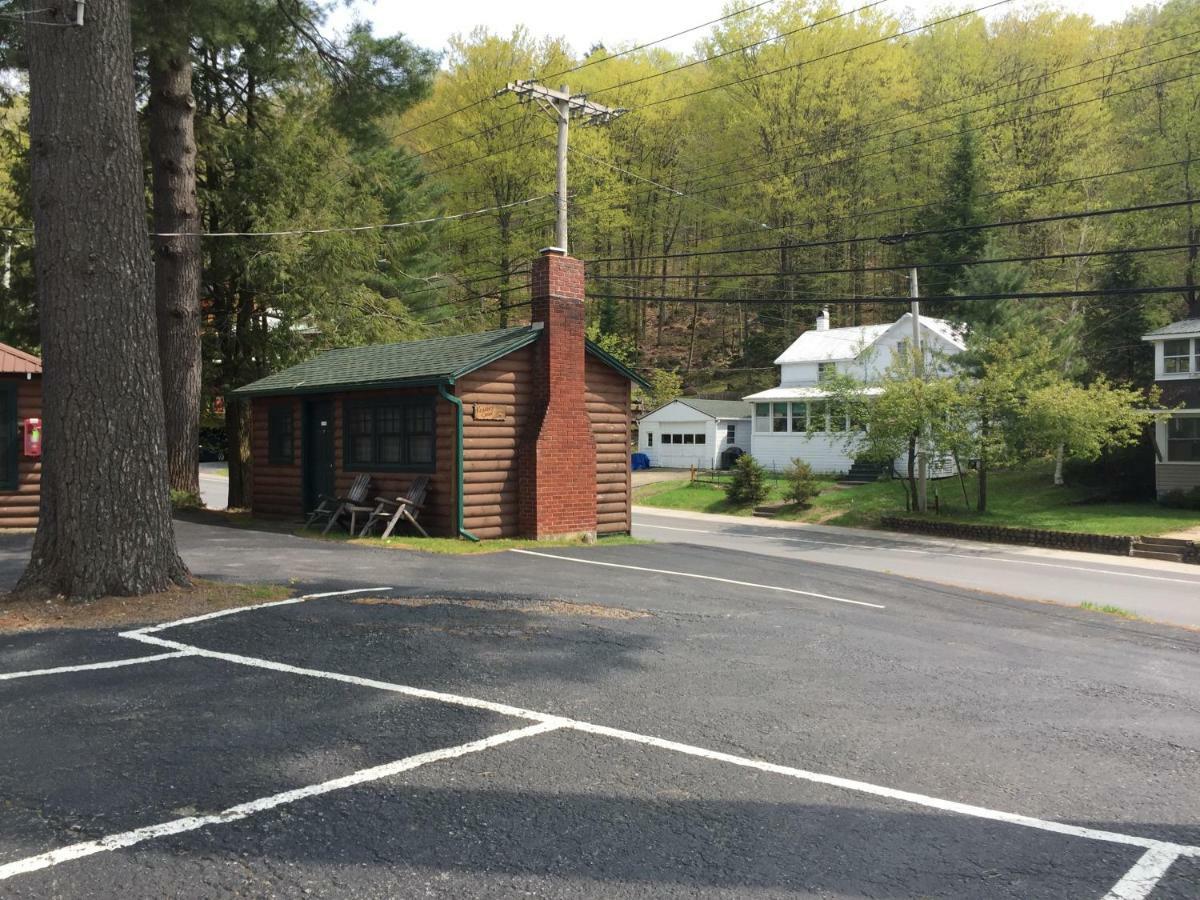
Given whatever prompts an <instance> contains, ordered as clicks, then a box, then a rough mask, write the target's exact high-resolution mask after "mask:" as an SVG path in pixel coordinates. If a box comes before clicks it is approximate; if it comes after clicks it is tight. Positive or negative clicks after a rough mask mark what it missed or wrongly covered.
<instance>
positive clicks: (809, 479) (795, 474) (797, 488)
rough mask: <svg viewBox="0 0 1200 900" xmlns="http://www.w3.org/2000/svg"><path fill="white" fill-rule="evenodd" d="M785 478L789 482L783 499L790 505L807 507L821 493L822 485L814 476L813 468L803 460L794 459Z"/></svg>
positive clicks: (784, 474) (784, 475) (785, 473)
mask: <svg viewBox="0 0 1200 900" xmlns="http://www.w3.org/2000/svg"><path fill="white" fill-rule="evenodd" d="M783 477H784V479H785V480H786V481H787V487H786V488H785V489H784V492H783V498H784V499H785V500H787V501H788V503H795V504H797V505H798V506H804V507H807V506H808V505H809V501H810V500H812V498H813V497H815V496H817V494H819V493H821V485H820V483H818V481H817V479H816V477H815V476H814V475H813V470H812V466H810V465H809V464H808V463H806V462H805V461H804V460H802V459H793V460H792V462H791V465H789V466H788V467H787V470H786V471H784V473H783Z"/></svg>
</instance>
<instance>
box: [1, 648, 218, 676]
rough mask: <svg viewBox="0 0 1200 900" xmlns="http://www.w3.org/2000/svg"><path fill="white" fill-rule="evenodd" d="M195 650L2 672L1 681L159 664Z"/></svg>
mask: <svg viewBox="0 0 1200 900" xmlns="http://www.w3.org/2000/svg"><path fill="white" fill-rule="evenodd" d="M195 655H196V653H195V651H194V650H177V651H175V652H174V653H159V654H157V655H155V656H135V657H134V658H133V659H113V660H109V661H108V662H98V663H84V664H82V665H78V666H58V667H57V668H54V669H30V670H29V671H28V672H2V673H0V681H11V680H13V679H15V678H32V677H34V676H35V675H64V674H66V673H68V672H91V671H94V670H96V669H119V668H121V667H122V666H137V665H141V664H142V663H152V662H158V661H159V660H162V659H178V658H179V657H181V656H195Z"/></svg>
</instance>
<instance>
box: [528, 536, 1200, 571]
mask: <svg viewBox="0 0 1200 900" xmlns="http://www.w3.org/2000/svg"><path fill="white" fill-rule="evenodd" d="M634 526H635V527H637V528H656V529H659V530H661V531H690V532H692V533H694V534H719V535H721V536H722V537H727V538H732V539H734V540H737V539H739V538H753V537H758V535H744V534H738V533H737V532H736V531H727V530H725V529H716V530H713V531H706V530H703V529H700V528H676V527H673V526H670V525H650V524H648V523H646V522H634ZM735 527H740V526H735ZM763 537H767V535H763ZM769 537H770V538H771V539H773V540H777V541H783V542H784V543H787V544H818V545H820V546H823V547H844V548H848V549H851V550H877V551H880V552H883V553H912V554H916V555H918V556H929V557H934V558H937V559H945V558H951V559H969V560H971V561H983V562H998V563H1007V564H1008V565H1013V566H1040V567H1042V568H1047V569H1067V570H1069V571H1074V572H1091V573H1092V574H1094V575H1117V576H1119V577H1122V578H1140V579H1142V580H1144V581H1167V582H1171V583H1173V584H1194V585H1196V586H1197V587H1200V578H1194V579H1193V578H1170V577H1168V576H1166V575H1143V574H1142V573H1140V572H1130V571H1127V570H1124V569H1106V568H1102V567H1098V566H1073V565H1070V564H1068V563H1053V562H1037V561H1036V560H1032V559H1008V558H1007V557H1003V556H980V555H977V554H974V553H952V552H950V551H943V550H939V549H937V548H919V547H897V546H895V545H892V544H863V543H857V544H856V543H850V542H847V541H830V540H821V539H817V538H798V537H779V536H776V535H770V536H769ZM515 552H518V553H522V552H530V551H520V550H518V551H515Z"/></svg>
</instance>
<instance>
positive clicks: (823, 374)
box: [817, 362, 837, 381]
mask: <svg viewBox="0 0 1200 900" xmlns="http://www.w3.org/2000/svg"><path fill="white" fill-rule="evenodd" d="M836 374H837V363H832V362H822V363H817V381H826V380H827V379H829V378H832V377H833V376H834V375H836Z"/></svg>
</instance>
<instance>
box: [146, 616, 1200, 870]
mask: <svg viewBox="0 0 1200 900" xmlns="http://www.w3.org/2000/svg"><path fill="white" fill-rule="evenodd" d="M124 636H127V637H131V638H133V639H134V640H140V641H144V642H147V643H155V644H158V645H160V646H174V647H177V648H187V649H191V650H193V651H195V653H196V654H197V655H200V656H207V657H212V658H214V659H221V660H225V661H228V662H234V663H238V664H240V665H246V666H254V667H258V668H265V669H272V670H275V671H282V672H291V673H293V674H297V675H307V676H310V677H317V678H330V679H333V680H335V681H344V682H347V683H350V684H358V685H361V686H364V687H374V688H379V689H382V690H388V691H393V692H396V693H402V694H407V695H410V696H414V697H421V698H423V699H429V700H441V701H443V702H445V703H453V704H456V705H460V706H468V707H471V708H474V709H486V710H490V711H492V712H497V713H501V714H502V715H509V716H519V717H521V718H525V719H532V720H534V721H535V722H538V723H540V724H543V725H546V726H552V727H557V728H566V729H571V730H574V731H580V732H584V733H587V734H595V735H599V736H604V737H610V738H615V739H617V740H622V741H628V742H631V743H638V744H644V745H646V746H650V747H656V748H659V749H663V750H671V751H674V752H676V753H683V754H686V755H688V756H697V757H701V758H705V759H711V760H714V761H716V762H723V763H729V764H731V765H736V766H741V767H743V768H750V769H757V770H759V771H762V772H769V773H772V774H777V775H785V776H788V777H791V778H796V779H799V780H802V781H810V782H813V783H816V784H823V785H827V786H830V787H836V788H841V789H843V790H847V791H852V792H855V793H862V794H869V795H871V796H876V797H883V798H886V799H890V800H896V801H899V802H903V803H910V804H914V805H917V806H924V807H929V808H931V809H937V810H940V811H943V812H952V813H957V814H960V815H964V816H970V817H974V818H980V819H987V820H990V821H994V822H1003V823H1005V824H1009V825H1018V826H1022V827H1025V828H1033V829H1037V830H1040V831H1049V832H1053V833H1055V834H1062V835H1067V836H1069V837H1078V838H1084V839H1088V840H1095V841H1105V842H1108V843H1114V844H1124V845H1126V846H1133V847H1143V848H1145V849H1147V850H1152V849H1159V850H1163V851H1169V852H1170V853H1173V854H1175V855H1176V856H1198V857H1200V847H1191V846H1187V845H1183V844H1174V843H1171V842H1169V841H1160V840H1157V839H1155V838H1145V837H1139V836H1137V835H1130V834H1122V833H1120V832H1115V831H1104V830H1102V829H1097V828H1085V827H1082V826H1079V825H1069V824H1065V823H1062V822H1053V821H1050V820H1048V819H1038V818H1035V817H1033V816H1024V815H1019V814H1016V813H1009V812H1004V811H1002V810H994V809H989V808H987V807H983V806H974V805H972V804H968V803H960V802H958V801H955V800H943V799H941V798H939V797H932V796H929V795H927V794H918V793H914V792H912V791H903V790H897V789H895V788H889V787H883V786H882V785H877V784H871V783H870V782H866V781H857V780H855V779H850V778H842V777H841V776H837V775H826V774H823V773H820V772H812V771H808V770H805V769H799V768H795V767H793V766H783V765H779V764H778V763H770V762H764V761H763V760H758V759H753V758H752V757H748V756H737V755H734V754H731V753H723V752H721V751H718V750H708V749H706V748H704V747H698V746H695V745H692V744H683V743H679V742H677V741H671V740H667V739H665V738H659V737H654V736H652V735H646V734H639V733H637V732H633V731H625V730H623V729H619V728H611V727H609V726H607V725H596V724H593V723H591V722H584V721H580V720H578V719H569V718H566V717H563V716H557V715H554V714H551V713H544V712H538V711H536V710H532V709H523V708H521V707H516V706H510V705H508V704H504V703H495V702H493V701H490V700H481V699H479V698H476V697H466V696H463V695H461V694H449V693H444V692H440V691H430V690H426V689H424V688H415V687H411V686H408V685H401V684H394V683H390V682H384V681H376V680H373V679H365V678H359V677H357V676H354V675H343V674H341V673H337V672H325V671H321V670H319V669H304V668H300V667H297V666H291V665H288V664H286V663H278V662H275V661H273V660H267V659H260V658H257V657H252V656H239V655H236V654H229V653H222V652H220V651H216V650H206V649H204V648H201V647H191V646H189V645H187V644H181V643H177V642H174V641H166V640H164V639H162V638H156V637H151V636H149V635H135V634H133V633H128V634H127V635H124ZM1156 858H1157V857H1156ZM1143 859H1144V858H1143ZM1135 868H1136V867H1135ZM1163 871H1164V872H1165V871H1166V867H1165V866H1164V867H1163ZM1127 877H1128V876H1127Z"/></svg>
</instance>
